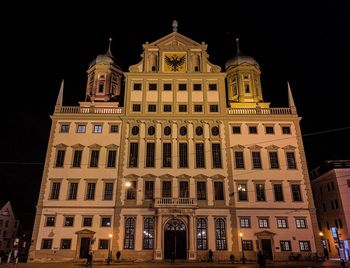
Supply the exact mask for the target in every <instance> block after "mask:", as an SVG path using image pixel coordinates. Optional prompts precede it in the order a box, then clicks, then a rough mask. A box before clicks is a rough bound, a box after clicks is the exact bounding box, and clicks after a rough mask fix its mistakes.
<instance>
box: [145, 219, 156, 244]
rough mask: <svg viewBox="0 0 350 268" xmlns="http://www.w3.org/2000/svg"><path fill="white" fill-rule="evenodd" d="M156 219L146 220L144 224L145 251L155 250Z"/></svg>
mask: <svg viewBox="0 0 350 268" xmlns="http://www.w3.org/2000/svg"><path fill="white" fill-rule="evenodd" d="M153 245H154V219H153V218H145V219H144V222H143V249H153Z"/></svg>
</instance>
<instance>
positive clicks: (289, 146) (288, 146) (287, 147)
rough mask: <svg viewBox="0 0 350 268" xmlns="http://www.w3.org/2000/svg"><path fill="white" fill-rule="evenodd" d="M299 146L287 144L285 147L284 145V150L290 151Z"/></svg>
mask: <svg viewBox="0 0 350 268" xmlns="http://www.w3.org/2000/svg"><path fill="white" fill-rule="evenodd" d="M296 148H297V147H295V146H293V145H286V146H284V147H282V149H284V150H290V151H294V150H295V149H296Z"/></svg>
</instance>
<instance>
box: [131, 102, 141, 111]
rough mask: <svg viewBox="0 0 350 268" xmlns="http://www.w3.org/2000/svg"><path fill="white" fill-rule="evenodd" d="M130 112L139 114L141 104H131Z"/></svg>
mask: <svg viewBox="0 0 350 268" xmlns="http://www.w3.org/2000/svg"><path fill="white" fill-rule="evenodd" d="M132 111H133V112H140V111H141V104H133V105H132Z"/></svg>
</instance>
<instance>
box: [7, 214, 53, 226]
mask: <svg viewBox="0 0 350 268" xmlns="http://www.w3.org/2000/svg"><path fill="white" fill-rule="evenodd" d="M55 222H56V217H55V216H47V217H46V224H45V226H50V227H52V226H55ZM5 227H6V226H5Z"/></svg>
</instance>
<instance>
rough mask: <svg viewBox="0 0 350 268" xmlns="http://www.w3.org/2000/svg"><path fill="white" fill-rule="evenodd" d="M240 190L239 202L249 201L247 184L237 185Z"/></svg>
mask: <svg viewBox="0 0 350 268" xmlns="http://www.w3.org/2000/svg"><path fill="white" fill-rule="evenodd" d="M237 189H238V200H239V201H248V190H247V184H246V183H240V184H238V185H237Z"/></svg>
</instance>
